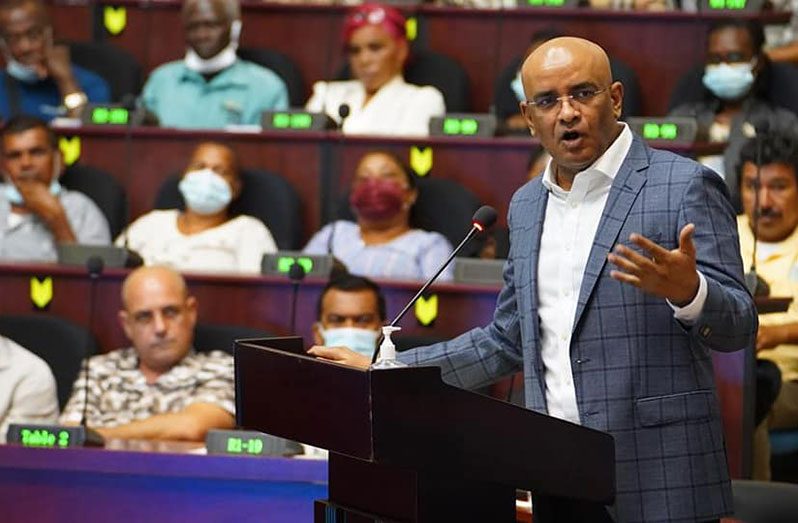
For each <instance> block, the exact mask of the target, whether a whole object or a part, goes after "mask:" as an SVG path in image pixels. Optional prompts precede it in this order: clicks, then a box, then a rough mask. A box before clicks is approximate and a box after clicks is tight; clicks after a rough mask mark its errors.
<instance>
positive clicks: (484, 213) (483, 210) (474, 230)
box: [371, 205, 498, 363]
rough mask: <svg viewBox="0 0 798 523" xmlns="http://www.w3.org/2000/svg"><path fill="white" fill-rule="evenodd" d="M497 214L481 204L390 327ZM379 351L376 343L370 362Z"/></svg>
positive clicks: (490, 225)
mask: <svg viewBox="0 0 798 523" xmlns="http://www.w3.org/2000/svg"><path fill="white" fill-rule="evenodd" d="M497 216H498V213H497V212H496V209H494V208H493V207H491V206H489V205H483V206H482V207H480V208H479V209H477V212H475V213H474V216H473V217H472V218H471V229H470V230H469V231H468V233H467V234H466V235H465V238H463V240H462V241H461V242H460V244H459V245H458V246H457V247H455V249H454V250H453V251H452V253H451V254H450V255H449V257H448V258H446V260H445V261H444V262H443V263H442V264H441V265H440V267H438V270H437V271H435V274H433V275H432V277H430V278H429V279H428V280H427V281H426V282H424V285H422V286H421V288H420V289H419V290H418V292H417V293H416V294H415V296H413V298H412V299H411V300H410V301H409V302H407V305H405V307H404V308H403V309H402V310H401V311H400V312H399V314H397V315H396V317H395V318H394V319H393V321H392V322H391V323H389V324H388V325H389V326H390V327H395V326H396V324H397V323H399V321H400V320H401V319H402V318H403V317H404V315H405V314H407V311H409V310H410V307H412V306H413V305H414V304H415V303H416V302H417V301H418V299H419V298H420V297H421V296H422V295H423V294H424V292H426V290H427V289H428V288H429V286H430V285H432V284H433V283H434V282H435V280H437V279H438V276H440V274H441V273H442V272H443V271H444V269H446V267H448V266H449V264H450V263H452V260H453V259H454V257H455V256H457V255H458V254H459V253H460V251H461V250H463V247H465V245H466V244H467V243H468V241H469V240H470V239H471V238H473V237H474V235H476V234H479V233H482V232H485V231H486V230H488V229H490V228H491V227H492V226H493V224H494V223H496V218H497ZM379 352H380V351H379V344H377V347H376V348H375V349H374V353H373V354H372V356H371V362H372V363H374V362H375V361H377V356H378V355H379Z"/></svg>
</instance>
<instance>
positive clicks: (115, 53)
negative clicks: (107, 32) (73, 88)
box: [69, 42, 142, 102]
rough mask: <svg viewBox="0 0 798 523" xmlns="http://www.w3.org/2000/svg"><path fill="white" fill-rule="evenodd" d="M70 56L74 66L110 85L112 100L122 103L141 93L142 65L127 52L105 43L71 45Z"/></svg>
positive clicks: (75, 43) (77, 43)
mask: <svg viewBox="0 0 798 523" xmlns="http://www.w3.org/2000/svg"><path fill="white" fill-rule="evenodd" d="M69 54H70V58H71V60H72V62H73V63H75V64H77V65H79V66H81V67H83V68H84V69H88V70H89V71H91V72H93V73H96V74H97V75H99V76H100V77H101V78H102V79H103V80H105V81H106V82H107V83H108V87H109V88H110V89H111V100H113V101H115V102H123V101H125V98H126V97H128V98H130V97H135V96H138V94H139V92H140V91H141V85H142V72H141V65H139V63H138V61H137V60H136V59H135V58H134V57H133V55H132V54H130V53H128V52H127V51H125V50H124V49H121V48H119V47H116V46H114V45H112V44H109V43H105V42H71V43H70V44H69Z"/></svg>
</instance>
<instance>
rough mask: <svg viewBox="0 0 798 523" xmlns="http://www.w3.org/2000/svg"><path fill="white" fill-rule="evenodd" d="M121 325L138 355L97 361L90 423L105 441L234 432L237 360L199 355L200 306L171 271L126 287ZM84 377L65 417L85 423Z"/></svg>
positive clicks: (141, 274) (142, 275)
mask: <svg viewBox="0 0 798 523" xmlns="http://www.w3.org/2000/svg"><path fill="white" fill-rule="evenodd" d="M122 306H123V310H121V311H120V312H119V319H120V323H121V324H122V328H123V329H124V331H125V334H126V335H127V337H128V338H129V339H130V341H131V343H132V347H128V348H125V349H121V350H115V351H112V352H110V353H108V354H102V355H99V356H94V357H92V358H91V360H90V366H89V387H88V390H89V397H88V406H87V408H86V423H87V425H88V426H90V427H92V428H94V429H96V430H97V431H98V432H99V433H100V434H102V435H103V436H104V437H105V438H106V439H159V440H187V441H202V440H203V439H204V438H205V433H206V432H207V431H208V430H210V429H214V428H220V429H229V428H232V427H233V425H234V389H233V359H232V357H230V356H229V355H227V354H225V353H223V352H218V351H217V352H210V353H197V352H195V351H194V350H193V346H192V342H193V334H194V324H195V323H196V321H197V300H196V299H195V298H194V297H193V296H189V295H188V291H187V289H186V283H185V281H184V280H183V278H182V277H181V276H180V275H179V274H178V273H177V272H174V271H173V270H171V269H168V268H165V267H158V266H153V267H142V268H139V269H137V270H135V271H133V272H131V273H130V275H129V276H128V277H127V279H126V280H125V282H124V284H123V285H122ZM84 390H85V375H84V374H83V373H81V375H80V376H78V379H77V381H75V385H74V387H73V392H72V397H71V398H70V399H69V402H68V403H67V406H66V407H65V408H64V412H63V414H62V415H61V423H66V424H75V423H80V421H81V417H82V414H83V406H84V398H85V393H84Z"/></svg>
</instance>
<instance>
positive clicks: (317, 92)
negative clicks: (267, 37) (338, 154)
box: [306, 4, 446, 136]
mask: <svg viewBox="0 0 798 523" xmlns="http://www.w3.org/2000/svg"><path fill="white" fill-rule="evenodd" d="M344 42H345V45H346V51H347V53H348V54H349V67H350V69H351V71H352V74H353V75H354V76H355V78H356V79H355V80H349V81H342V82H316V83H315V84H314V85H313V94H312V96H311V97H310V100H309V101H308V103H307V105H306V108H307V110H309V111H314V112H324V113H327V115H328V116H330V118H332V119H333V120H335V121H336V122H337V123H338V124H339V125H342V130H343V132H344V133H347V134H378V135H396V136H427V135H428V134H429V119H430V118H431V117H433V116H440V115H442V114H444V113H445V112H446V107H445V104H444V101H443V95H441V93H440V91H438V90H437V89H435V88H434V87H430V86H425V87H419V86H416V85H411V84H408V83H405V81H404V78H403V77H402V69H403V67H404V64H405V62H406V61H407V56H408V52H409V50H408V44H407V37H406V34H405V19H404V17H403V16H402V15H401V14H400V13H399V11H397V10H396V9H394V8H393V7H388V6H382V5H378V4H364V5H362V6H360V7H357V8H355V9H354V10H353V11H352V12H351V13H350V14H349V16H347V18H346V20H345V21H344ZM343 107H347V108H348V109H345V110H343V112H347V113H348V114H347V115H345V118H344V119H343V124H341V120H342V108H343Z"/></svg>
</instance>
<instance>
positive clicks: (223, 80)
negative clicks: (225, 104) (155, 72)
mask: <svg viewBox="0 0 798 523" xmlns="http://www.w3.org/2000/svg"><path fill="white" fill-rule="evenodd" d="M180 66H181V67H182V70H181V71H180V81H181V82H196V83H199V82H203V83H205V82H206V80H205V77H204V76H203V75H201V74H200V73H198V72H197V71H192V70H191V69H189V68H188V67H186V64H185V63H183V62H181V63H180ZM240 66H241V59H238V60H236V61H235V62H233V65H231V66H230V67H227V68H225V69H222V70H221V71H219V72H218V73H216V74H215V75H214V76H213V77H212V78H211V79H210V81H208V82H207V84H208V85H210V86H213V87H228V86H240V85H244V86H246V85H247V84H248V83H247V76H246V75H245V74H244V73H243V71H242V70H241V67H240Z"/></svg>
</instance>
